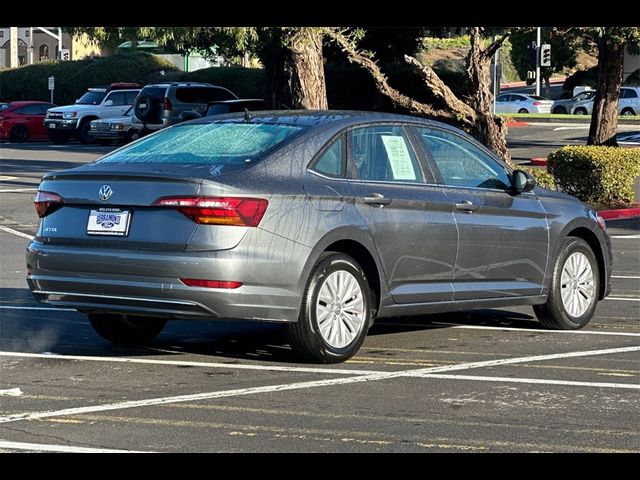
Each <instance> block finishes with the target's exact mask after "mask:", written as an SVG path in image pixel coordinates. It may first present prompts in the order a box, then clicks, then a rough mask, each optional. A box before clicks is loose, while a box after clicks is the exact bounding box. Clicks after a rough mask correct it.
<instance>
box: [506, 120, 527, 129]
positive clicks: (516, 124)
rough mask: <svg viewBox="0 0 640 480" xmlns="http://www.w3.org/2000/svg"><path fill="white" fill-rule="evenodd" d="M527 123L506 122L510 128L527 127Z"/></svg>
mask: <svg viewBox="0 0 640 480" xmlns="http://www.w3.org/2000/svg"><path fill="white" fill-rule="evenodd" d="M528 126H529V123H527V122H518V121H512V122H507V127H509V128H512V127H528Z"/></svg>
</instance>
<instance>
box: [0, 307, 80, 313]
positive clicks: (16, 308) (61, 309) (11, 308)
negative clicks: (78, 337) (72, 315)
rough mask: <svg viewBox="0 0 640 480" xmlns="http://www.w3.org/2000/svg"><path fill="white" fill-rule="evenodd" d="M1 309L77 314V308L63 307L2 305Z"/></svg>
mask: <svg viewBox="0 0 640 480" xmlns="http://www.w3.org/2000/svg"><path fill="white" fill-rule="evenodd" d="M0 309H4V310H36V311H37V310H44V311H45V312H77V310H76V309H75V308H63V307H31V306H28V305H25V306H22V305H0Z"/></svg>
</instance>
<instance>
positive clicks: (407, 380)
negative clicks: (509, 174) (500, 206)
mask: <svg viewBox="0 0 640 480" xmlns="http://www.w3.org/2000/svg"><path fill="white" fill-rule="evenodd" d="M546 127H547V130H546V131H542V130H540V131H538V130H537V127H535V128H532V129H525V128H521V129H518V133H516V134H515V135H514V136H510V143H512V145H513V146H512V151H513V152H514V157H515V156H518V157H522V158H525V157H527V156H529V151H533V150H536V153H535V154H532V155H531V156H542V154H541V153H539V150H541V149H544V148H555V147H553V146H552V145H549V144H551V143H553V144H555V143H560V142H563V141H564V142H566V141H572V138H571V137H573V136H575V137H578V136H580V135H583V133H582V132H580V131H572V130H550V128H549V127H548V126H546ZM551 128H555V127H551ZM513 131H515V129H514V130H512V132H513ZM551 132H555V133H551ZM560 132H562V133H560ZM527 138H529V139H530V140H529V141H530V142H538V143H533V144H532V145H530V146H526V145H525V143H526V142H527ZM545 138H546V140H547V143H545V142H544V140H545ZM529 149H531V150H529ZM109 150H110V148H108V147H107V148H104V147H93V146H89V147H87V146H82V145H69V146H67V147H64V148H59V147H54V146H51V145H49V144H47V143H43V144H30V145H22V146H19V147H18V148H15V146H14V145H10V144H1V145H0V246H1V248H0V267H1V268H0V451H5V452H36V451H62V452H76V451H77V452H86V451H88V452H111V451H136V452H138V451H140V452H282V451H285V452H633V453H637V452H640V433H639V432H640V396H639V395H638V393H639V390H640V356H639V352H640V321H639V320H640V219H630V220H616V221H611V222H609V223H608V229H609V232H610V234H611V236H612V242H613V248H614V271H613V275H614V278H613V292H612V294H611V296H610V297H609V298H608V299H607V300H605V301H603V302H601V303H600V304H599V305H598V307H597V310H596V314H595V316H594V318H593V320H592V321H591V323H590V324H589V325H588V326H587V327H586V328H585V329H583V330H580V331H570V332H553V331H546V330H543V329H541V327H540V325H539V324H538V323H537V322H536V321H535V318H534V317H533V312H532V310H531V309H530V308H528V307H522V308H505V309H494V310H480V311H474V312H461V313H455V314H441V315H428V316H427V315H425V316H418V317H405V318H398V319H385V320H381V321H379V322H377V323H376V324H375V325H374V327H373V328H372V329H371V331H370V334H369V336H368V337H367V339H366V341H365V343H364V345H363V347H362V349H361V350H360V352H359V353H358V355H356V356H355V357H354V358H352V359H351V360H349V361H348V362H346V363H344V364H339V365H329V366H324V365H309V364H300V363H297V362H296V360H295V358H294V357H293V356H292V354H291V352H290V350H289V347H288V345H287V344H286V339H285V338H284V335H283V330H282V328H281V327H280V326H278V325H273V324H259V323H251V322H208V321H203V322H187V321H174V322H170V323H169V324H168V326H167V328H166V329H165V330H164V331H163V333H162V334H161V335H160V336H159V337H158V338H157V340H156V341H155V342H153V344H151V345H149V346H147V347H144V348H142V347H136V348H125V347H116V346H113V345H111V344H109V343H108V342H106V341H104V340H102V339H101V338H100V337H99V336H98V335H97V334H96V333H94V332H93V330H92V329H91V327H90V326H89V324H88V322H87V321H86V319H85V317H84V316H83V315H81V314H79V313H77V312H75V311H71V310H66V309H56V308H51V307H48V306H47V305H42V304H38V303H36V302H35V301H34V300H33V299H32V298H31V296H30V294H29V292H28V289H27V287H26V284H25V280H24V279H25V277H26V271H25V266H24V250H25V246H26V244H27V243H28V237H29V236H30V235H32V234H33V233H34V232H35V229H36V225H37V217H36V215H35V211H34V209H33V204H32V198H33V194H34V192H35V189H36V187H37V184H38V180H39V178H40V176H41V175H42V174H43V173H44V172H46V171H50V170H55V169H59V168H64V167H67V166H70V165H75V164H80V163H83V162H86V161H90V160H92V159H94V158H96V157H97V156H99V155H100V154H103V153H106V152H108V151H109ZM529 158H530V157H529Z"/></svg>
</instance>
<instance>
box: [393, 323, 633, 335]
mask: <svg viewBox="0 0 640 480" xmlns="http://www.w3.org/2000/svg"><path fill="white" fill-rule="evenodd" d="M433 324H434V325H447V326H451V328H460V329H463V330H506V331H509V332H536V333H544V334H556V333H560V334H572V335H615V336H618V337H640V333H634V332H596V331H594V330H543V329H537V328H517V327H489V326H485V325H465V324H462V323H449V322H433ZM388 325H392V324H391V323H389V324H388ZM409 325H412V326H414V327H419V326H420V325H419V324H409Z"/></svg>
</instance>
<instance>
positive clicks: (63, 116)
mask: <svg viewBox="0 0 640 480" xmlns="http://www.w3.org/2000/svg"><path fill="white" fill-rule="evenodd" d="M264 106H265V105H264V101H263V100H262V99H240V98H238V97H237V96H236V95H235V94H234V93H233V92H231V91H230V90H227V89H226V88H224V87H219V86H215V85H211V84H208V83H191V82H173V83H159V84H153V85H147V86H145V87H144V88H142V87H141V86H140V85H139V84H137V83H113V84H111V85H109V86H108V87H92V88H89V89H88V90H87V92H86V93H85V94H84V95H82V97H80V98H79V99H78V100H76V102H75V103H74V104H73V105H66V106H61V107H59V106H57V105H54V104H51V103H47V102H12V103H7V104H5V103H2V104H0V112H1V115H0V139H10V140H11V141H12V142H20V141H25V140H27V139H43V138H47V137H48V138H49V139H50V140H52V141H53V142H54V143H57V144H64V143H66V142H67V141H69V139H70V138H71V137H72V136H75V137H76V138H78V140H80V141H81V142H82V143H93V142H95V141H98V142H99V143H101V144H108V143H111V142H112V141H114V140H115V141H124V142H129V141H132V140H136V139H137V138H139V137H140V136H143V135H145V134H146V133H149V132H152V131H155V130H159V129H161V128H164V127H168V126H171V125H175V124H177V123H180V122H183V121H186V120H192V119H195V118H200V117H204V116H209V115H218V114H222V113H229V112H237V111H243V110H245V109H251V110H262V109H264Z"/></svg>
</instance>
